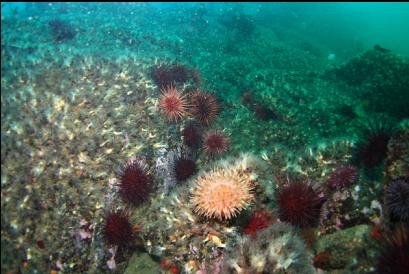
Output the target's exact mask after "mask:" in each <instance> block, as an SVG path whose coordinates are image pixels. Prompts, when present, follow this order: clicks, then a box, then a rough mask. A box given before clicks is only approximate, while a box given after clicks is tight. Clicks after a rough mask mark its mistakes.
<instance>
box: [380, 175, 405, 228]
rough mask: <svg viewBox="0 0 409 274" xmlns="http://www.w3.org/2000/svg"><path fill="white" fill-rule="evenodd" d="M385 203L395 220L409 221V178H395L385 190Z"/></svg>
mask: <svg viewBox="0 0 409 274" xmlns="http://www.w3.org/2000/svg"><path fill="white" fill-rule="evenodd" d="M385 204H386V207H387V208H388V210H389V214H390V218H391V219H392V220H393V221H402V222H407V223H409V179H408V178H398V179H395V180H393V181H392V182H391V183H390V184H389V185H388V187H387V188H386V191H385Z"/></svg>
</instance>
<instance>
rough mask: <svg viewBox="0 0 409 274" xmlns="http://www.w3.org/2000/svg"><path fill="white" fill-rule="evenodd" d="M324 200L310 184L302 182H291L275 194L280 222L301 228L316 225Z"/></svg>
mask: <svg viewBox="0 0 409 274" xmlns="http://www.w3.org/2000/svg"><path fill="white" fill-rule="evenodd" d="M325 200H326V199H325V198H324V197H321V196H320V194H319V193H318V192H317V191H316V190H314V189H313V187H312V186H311V184H309V183H306V182H302V181H292V182H290V183H288V184H287V185H284V186H283V187H281V189H279V190H278V192H277V194H276V203H277V206H278V213H279V217H280V220H281V221H284V222H288V223H290V224H292V225H294V226H298V227H301V228H305V227H314V226H316V225H318V222H319V219H320V213H321V207H322V205H323V203H324V202H325Z"/></svg>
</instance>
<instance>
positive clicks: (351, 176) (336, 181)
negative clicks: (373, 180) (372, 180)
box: [328, 165, 359, 188]
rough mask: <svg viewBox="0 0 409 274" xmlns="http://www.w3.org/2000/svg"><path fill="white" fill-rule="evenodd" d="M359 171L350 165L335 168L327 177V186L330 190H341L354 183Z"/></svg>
mask: <svg viewBox="0 0 409 274" xmlns="http://www.w3.org/2000/svg"><path fill="white" fill-rule="evenodd" d="M358 175H359V171H358V169H357V168H356V167H354V166H352V165H343V166H339V167H337V168H336V169H335V170H334V171H333V172H332V173H331V174H330V176H329V179H328V185H329V186H330V187H331V188H343V187H347V186H349V185H351V184H352V183H354V182H356V180H357V179H358Z"/></svg>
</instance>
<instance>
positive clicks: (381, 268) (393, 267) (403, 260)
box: [376, 226, 409, 274]
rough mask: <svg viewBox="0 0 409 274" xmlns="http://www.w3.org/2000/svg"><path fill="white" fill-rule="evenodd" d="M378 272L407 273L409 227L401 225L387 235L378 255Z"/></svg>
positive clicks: (387, 273)
mask: <svg viewBox="0 0 409 274" xmlns="http://www.w3.org/2000/svg"><path fill="white" fill-rule="evenodd" d="M376 270H377V272H376V273H382V274H405V273H408V270H409V228H408V227H404V226H399V227H398V228H397V229H396V230H395V232H394V233H393V234H392V235H391V236H387V237H385V240H384V242H383V245H382V249H381V251H380V253H379V255H378V259H377V264H376Z"/></svg>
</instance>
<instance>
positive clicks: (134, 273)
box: [124, 252, 161, 274]
mask: <svg viewBox="0 0 409 274" xmlns="http://www.w3.org/2000/svg"><path fill="white" fill-rule="evenodd" d="M160 272H161V268H160V266H159V264H158V263H157V262H155V261H154V260H153V259H152V258H151V257H150V256H149V254H148V253H140V252H135V253H134V254H133V255H132V257H131V259H130V260H129V262H128V267H127V268H126V270H125V272H124V274H157V273H160Z"/></svg>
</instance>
